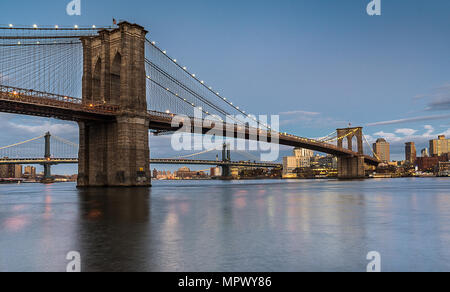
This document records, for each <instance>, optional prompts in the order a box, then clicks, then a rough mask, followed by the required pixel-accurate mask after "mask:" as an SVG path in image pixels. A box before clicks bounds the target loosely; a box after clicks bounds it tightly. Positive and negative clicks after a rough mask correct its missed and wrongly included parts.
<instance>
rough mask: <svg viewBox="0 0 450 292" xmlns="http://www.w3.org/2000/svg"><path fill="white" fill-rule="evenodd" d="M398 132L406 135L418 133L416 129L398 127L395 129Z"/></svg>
mask: <svg viewBox="0 0 450 292" xmlns="http://www.w3.org/2000/svg"><path fill="white" fill-rule="evenodd" d="M395 133H396V134H402V135H404V136H411V135H414V134H415V133H417V130H414V129H407V128H406V129H397V130H395Z"/></svg>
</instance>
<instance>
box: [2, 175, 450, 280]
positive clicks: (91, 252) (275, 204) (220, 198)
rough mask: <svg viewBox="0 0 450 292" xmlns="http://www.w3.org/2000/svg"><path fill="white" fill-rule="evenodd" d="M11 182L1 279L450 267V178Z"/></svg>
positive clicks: (5, 197)
mask: <svg viewBox="0 0 450 292" xmlns="http://www.w3.org/2000/svg"><path fill="white" fill-rule="evenodd" d="M153 184H154V186H153V188H151V189H146V188H125V189H99V188H97V189H95V188H94V189H89V190H78V189H77V188H76V186H75V184H72V183H62V184H53V185H40V184H21V185H0V271H65V270H66V266H67V264H68V263H69V261H68V260H67V259H66V256H67V254H68V253H69V252H71V251H76V252H78V253H79V255H80V256H81V260H80V262H81V269H82V271H180V272H195V271H218V272H220V271H225V272H235V271H242V272H246V271H252V272H260V271H265V272H271V271H294V272H296V271H355V272H364V271H366V266H367V264H368V263H369V261H368V260H367V259H366V256H367V254H368V253H369V252H371V251H376V252H378V253H379V254H380V255H381V269H382V271H450V179H449V178H405V179H380V180H377V179H371V180H361V181H338V180H295V181H281V180H280V181H278V180H276V181H274V180H261V181H237V182H222V181H175V182H169V181H155V182H153Z"/></svg>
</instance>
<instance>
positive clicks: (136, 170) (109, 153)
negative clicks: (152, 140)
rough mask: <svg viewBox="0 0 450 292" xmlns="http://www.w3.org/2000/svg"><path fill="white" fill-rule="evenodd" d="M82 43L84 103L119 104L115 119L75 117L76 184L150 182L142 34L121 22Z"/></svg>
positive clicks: (120, 184)
mask: <svg viewBox="0 0 450 292" xmlns="http://www.w3.org/2000/svg"><path fill="white" fill-rule="evenodd" d="M118 26H119V27H118V28H116V29H113V30H102V31H100V32H99V35H98V36H95V37H83V38H81V41H82V44H83V102H84V103H87V104H90V105H91V106H92V107H95V106H97V105H104V104H111V105H116V106H118V107H119V108H120V113H118V114H117V115H116V116H115V117H114V119H112V120H105V121H89V122H88V121H80V122H79V123H78V124H79V128H80V149H79V156H78V158H79V164H78V168H79V169H78V186H79V187H88V186H98V187H117V186H121V187H122V186H123V187H135V186H150V185H151V180H150V177H151V176H150V164H149V160H150V151H149V141H148V137H149V133H148V130H149V118H148V113H147V96H146V75H145V74H146V72H145V35H146V34H147V31H145V29H144V28H143V27H141V26H139V25H136V24H131V23H128V22H121V23H119V25H118Z"/></svg>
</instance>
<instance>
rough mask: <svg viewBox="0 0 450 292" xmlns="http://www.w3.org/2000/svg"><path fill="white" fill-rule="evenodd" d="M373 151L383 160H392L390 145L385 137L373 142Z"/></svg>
mask: <svg viewBox="0 0 450 292" xmlns="http://www.w3.org/2000/svg"><path fill="white" fill-rule="evenodd" d="M373 152H374V153H375V154H376V156H377V158H379V159H380V160H381V161H383V162H389V161H390V160H391V154H390V145H389V143H388V142H387V141H386V140H385V139H383V138H380V139H378V140H377V141H376V142H375V143H374V144H373Z"/></svg>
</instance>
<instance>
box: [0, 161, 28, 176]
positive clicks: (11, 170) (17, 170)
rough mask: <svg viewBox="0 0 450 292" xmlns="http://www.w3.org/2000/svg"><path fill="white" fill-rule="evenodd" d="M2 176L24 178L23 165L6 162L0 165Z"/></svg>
mask: <svg viewBox="0 0 450 292" xmlns="http://www.w3.org/2000/svg"><path fill="white" fill-rule="evenodd" d="M0 177H1V178H22V177H23V173H22V165H20V164H5V165H0Z"/></svg>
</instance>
